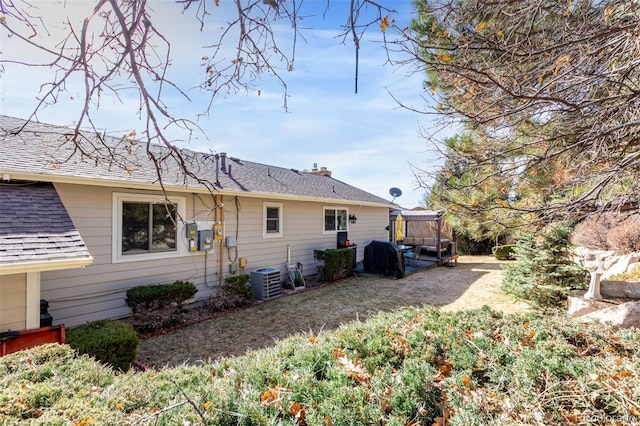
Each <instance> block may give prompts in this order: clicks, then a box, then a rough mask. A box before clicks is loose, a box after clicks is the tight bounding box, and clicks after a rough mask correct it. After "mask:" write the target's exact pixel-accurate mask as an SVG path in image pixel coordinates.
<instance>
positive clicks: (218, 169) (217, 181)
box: [216, 154, 220, 186]
mask: <svg viewBox="0 0 640 426" xmlns="http://www.w3.org/2000/svg"><path fill="white" fill-rule="evenodd" d="M216 185H218V186H220V156H219V155H218V154H216Z"/></svg>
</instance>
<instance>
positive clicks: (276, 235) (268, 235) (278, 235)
mask: <svg viewBox="0 0 640 426" xmlns="http://www.w3.org/2000/svg"><path fill="white" fill-rule="evenodd" d="M269 207H276V208H277V209H278V230H279V231H278V232H267V208H269ZM283 236H284V206H283V204H282V203H274V202H270V201H264V202H263V203H262V238H282V237H283Z"/></svg>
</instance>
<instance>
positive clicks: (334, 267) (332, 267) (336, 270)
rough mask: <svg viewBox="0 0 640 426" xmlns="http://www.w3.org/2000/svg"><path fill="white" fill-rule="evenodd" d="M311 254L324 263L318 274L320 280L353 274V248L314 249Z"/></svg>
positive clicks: (332, 279) (333, 279)
mask: <svg viewBox="0 0 640 426" xmlns="http://www.w3.org/2000/svg"><path fill="white" fill-rule="evenodd" d="M313 255H314V256H315V258H316V260H320V261H322V262H323V263H324V265H323V266H322V268H321V271H322V272H321V276H320V280H322V281H329V282H330V281H336V280H339V279H341V278H345V277H350V276H351V275H352V274H353V249H350V248H342V249H327V250H314V251H313Z"/></svg>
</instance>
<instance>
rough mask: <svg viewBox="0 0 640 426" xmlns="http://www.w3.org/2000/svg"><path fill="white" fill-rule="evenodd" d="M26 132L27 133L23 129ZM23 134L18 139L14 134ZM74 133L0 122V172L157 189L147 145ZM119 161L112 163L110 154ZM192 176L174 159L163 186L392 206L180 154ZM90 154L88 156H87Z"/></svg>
mask: <svg viewBox="0 0 640 426" xmlns="http://www.w3.org/2000/svg"><path fill="white" fill-rule="evenodd" d="M23 126H24V128H23ZM18 128H21V129H22V130H21V131H20V132H19V133H18V134H16V133H15V131H14V130H15V129H18ZM70 133H72V130H70V129H69V128H65V127H60V126H53V125H49V124H43V123H33V122H32V123H28V124H26V125H25V122H24V120H21V119H17V118H12V117H7V116H0V172H1V173H12V172H14V173H17V172H23V173H30V174H38V175H40V176H42V180H43V181H46V180H49V179H52V177H54V176H55V177H69V178H82V179H87V178H89V179H95V180H106V181H110V182H111V183H112V184H113V185H114V186H116V185H127V184H132V183H136V184H152V183H157V181H158V176H157V173H156V169H155V167H154V165H153V163H152V161H151V159H150V158H149V157H148V155H147V152H146V149H147V147H146V146H145V144H144V143H140V142H137V141H131V140H129V139H126V138H122V139H118V138H113V137H109V136H104V135H96V134H91V133H83V134H82V138H81V140H80V142H79V143H78V144H77V145H74V144H73V143H71V142H69V137H68V135H69V134H70ZM105 147H108V150H111V151H112V152H116V153H124V155H119V156H118V159H117V160H115V161H114V159H113V158H112V157H110V156H109V155H106V153H108V150H107V149H105ZM151 151H152V152H154V153H155V154H157V155H169V154H170V153H169V150H168V149H167V148H166V147H160V146H158V145H154V146H152V147H151ZM181 153H182V155H183V157H184V158H185V159H186V160H187V163H188V168H189V170H190V171H192V172H193V176H185V174H184V173H183V172H182V170H181V169H180V167H179V165H178V162H177V161H176V160H175V159H171V158H170V159H169V161H167V162H165V163H163V166H162V174H161V175H162V180H163V182H164V184H165V185H170V186H174V187H175V186H178V187H189V188H204V187H205V185H204V184H203V183H201V182H198V181H197V179H196V178H199V179H203V180H206V181H208V182H211V183H213V182H216V179H217V181H218V183H219V185H217V186H215V189H217V190H220V191H222V192H232V193H236V194H237V193H247V194H255V195H265V196H277V195H281V196H287V197H293V198H296V197H299V198H303V199H309V198H317V199H322V200H335V201H336V202H339V201H340V202H351V203H367V204H374V205H388V206H391V203H390V202H389V201H388V200H385V199H384V198H381V197H378V196H376V195H373V194H371V193H368V192H366V191H363V190H361V189H359V188H356V187H354V186H351V185H349V184H346V183H344V182H342V181H340V180H338V179H335V178H334V177H331V176H322V175H316V174H312V173H306V172H304V171H298V170H294V169H287V168H283V167H277V166H270V165H267V164H261V163H255V162H251V161H246V160H242V159H238V158H236V157H233V156H228V157H227V158H226V171H223V170H222V167H221V161H220V160H218V161H217V160H216V158H215V156H214V155H211V154H205V153H197V152H193V151H190V150H181ZM85 154H87V155H85Z"/></svg>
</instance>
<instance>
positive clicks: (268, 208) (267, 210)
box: [263, 203, 283, 238]
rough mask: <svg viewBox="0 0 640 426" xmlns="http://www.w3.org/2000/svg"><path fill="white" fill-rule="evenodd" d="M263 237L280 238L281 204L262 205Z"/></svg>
mask: <svg viewBox="0 0 640 426" xmlns="http://www.w3.org/2000/svg"><path fill="white" fill-rule="evenodd" d="M263 216H264V225H263V237H264V238H274V237H282V235H283V233H282V204H281V203H264V205H263Z"/></svg>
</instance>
